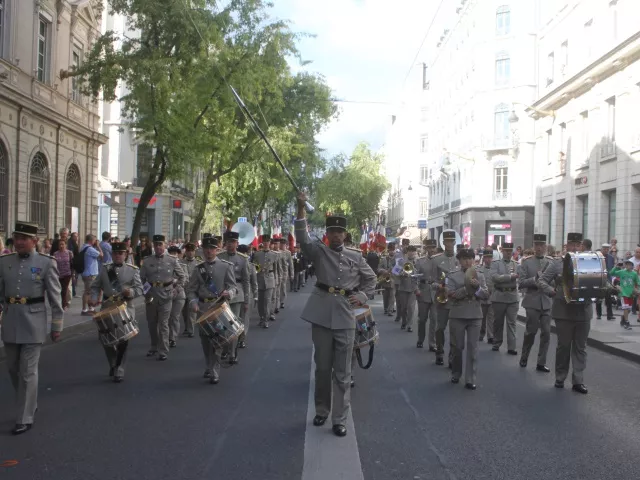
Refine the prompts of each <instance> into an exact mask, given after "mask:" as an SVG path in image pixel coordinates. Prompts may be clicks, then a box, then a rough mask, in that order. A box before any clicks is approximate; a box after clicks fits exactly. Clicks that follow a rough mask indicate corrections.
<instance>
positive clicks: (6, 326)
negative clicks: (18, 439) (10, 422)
mask: <svg viewBox="0 0 640 480" xmlns="http://www.w3.org/2000/svg"><path fill="white" fill-rule="evenodd" d="M60 290H61V287H60V280H59V276H58V266H57V263H56V261H55V259H54V258H53V257H50V256H48V255H41V254H39V253H36V252H35V251H33V252H32V253H30V254H29V255H27V256H25V257H21V256H20V255H18V254H17V253H11V254H9V255H4V256H2V257H0V303H2V308H3V312H4V313H3V316H2V341H3V342H4V348H5V353H6V355H7V367H8V368H9V375H10V376H11V383H12V384H13V388H14V389H15V391H16V394H17V406H18V412H17V417H16V424H31V423H33V415H34V413H35V411H36V408H38V363H39V361H40V349H41V348H42V344H43V343H44V342H45V340H46V338H47V311H46V309H45V302H44V295H45V292H46V295H47V298H48V299H49V306H50V308H51V318H52V320H51V331H53V332H62V326H63V325H62V324H63V317H64V311H63V309H62V298H61V296H60ZM20 298H25V299H29V303H28V304H26V303H25V304H22V303H21V302H20V301H19V300H18V299H20ZM12 299H13V302H12Z"/></svg>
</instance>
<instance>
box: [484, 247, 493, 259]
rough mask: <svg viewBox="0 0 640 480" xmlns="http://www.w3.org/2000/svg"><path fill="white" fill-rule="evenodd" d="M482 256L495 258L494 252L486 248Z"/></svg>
mask: <svg viewBox="0 0 640 480" xmlns="http://www.w3.org/2000/svg"><path fill="white" fill-rule="evenodd" d="M482 256H483V257H493V250H491V249H490V248H485V249H484V250H482Z"/></svg>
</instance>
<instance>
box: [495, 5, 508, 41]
mask: <svg viewBox="0 0 640 480" xmlns="http://www.w3.org/2000/svg"><path fill="white" fill-rule="evenodd" d="M510 33H511V9H510V8H509V5H502V6H500V7H498V8H497V10H496V35H509V34H510Z"/></svg>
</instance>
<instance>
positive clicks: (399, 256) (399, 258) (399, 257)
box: [390, 238, 409, 322]
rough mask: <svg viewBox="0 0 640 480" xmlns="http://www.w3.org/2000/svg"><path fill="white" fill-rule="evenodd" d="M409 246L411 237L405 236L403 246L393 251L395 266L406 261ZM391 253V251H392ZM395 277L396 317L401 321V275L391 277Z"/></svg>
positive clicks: (396, 319)
mask: <svg viewBox="0 0 640 480" xmlns="http://www.w3.org/2000/svg"><path fill="white" fill-rule="evenodd" d="M408 246H409V239H408V238H403V239H402V246H401V248H399V249H397V250H395V251H394V252H393V266H394V267H395V266H396V265H398V263H402V262H404V254H405V251H406V249H407V247H408ZM390 254H391V253H390ZM391 278H392V279H393V287H394V293H395V295H394V297H395V298H394V301H395V307H396V318H395V321H396V322H399V321H400V293H399V290H398V288H399V286H400V277H398V276H397V275H393V276H392V277H391Z"/></svg>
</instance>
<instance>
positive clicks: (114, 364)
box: [103, 341, 129, 377]
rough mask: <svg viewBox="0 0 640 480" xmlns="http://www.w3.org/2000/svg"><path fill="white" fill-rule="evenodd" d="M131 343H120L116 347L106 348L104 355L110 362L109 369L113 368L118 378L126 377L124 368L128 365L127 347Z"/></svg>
mask: <svg viewBox="0 0 640 480" xmlns="http://www.w3.org/2000/svg"><path fill="white" fill-rule="evenodd" d="M128 346H129V342H128V341H126V342H120V343H119V344H117V345H116V346H115V347H104V346H103V348H104V353H105V355H106V356H107V361H108V362H109V368H113V369H114V372H113V374H114V375H115V376H116V377H124V368H125V364H126V363H127V347H128Z"/></svg>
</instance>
